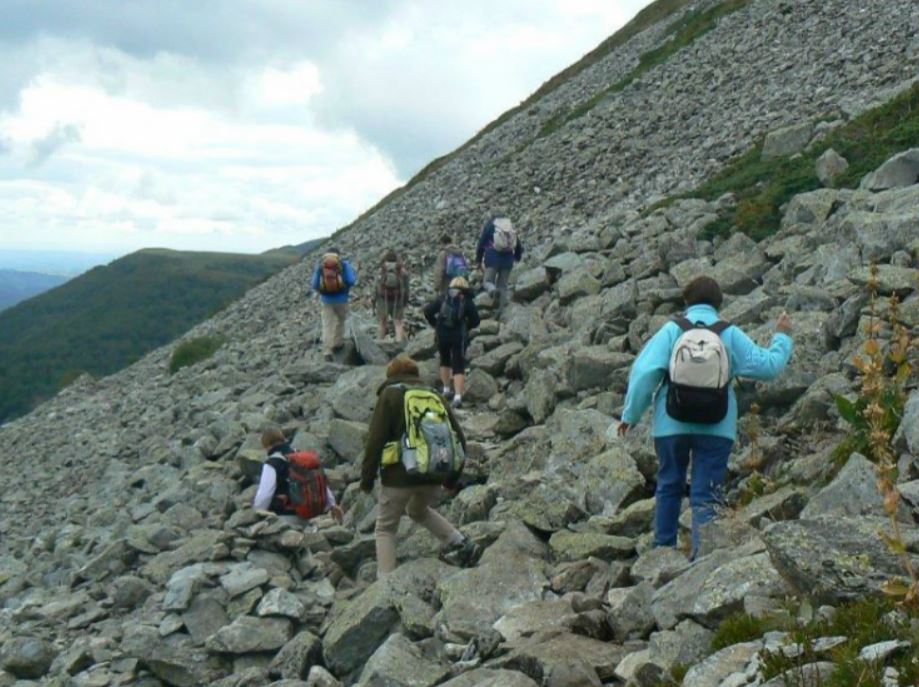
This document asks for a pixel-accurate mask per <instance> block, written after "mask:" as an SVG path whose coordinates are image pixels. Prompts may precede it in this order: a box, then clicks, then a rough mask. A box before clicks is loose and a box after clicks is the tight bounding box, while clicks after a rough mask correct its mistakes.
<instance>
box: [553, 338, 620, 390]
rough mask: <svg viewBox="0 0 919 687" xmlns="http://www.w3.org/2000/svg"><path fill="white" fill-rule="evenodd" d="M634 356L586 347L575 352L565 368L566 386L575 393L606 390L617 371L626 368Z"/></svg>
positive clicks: (601, 348) (602, 347) (604, 348)
mask: <svg viewBox="0 0 919 687" xmlns="http://www.w3.org/2000/svg"><path fill="white" fill-rule="evenodd" d="M633 360H635V356H633V355H631V354H630V353H616V352H614V351H610V350H609V349H608V348H607V347H606V346H588V347H586V348H581V349H578V350H575V351H574V352H573V355H572V356H571V357H570V358H569V362H568V366H567V368H568V369H567V377H568V384H569V385H570V386H571V388H572V389H574V390H575V391H582V390H584V389H592V388H596V387H603V388H608V387H609V386H610V385H611V384H612V383H613V380H614V378H615V374H616V372H617V371H618V370H622V369H623V368H628V367H629V366H630V365H631V364H632V361H633Z"/></svg>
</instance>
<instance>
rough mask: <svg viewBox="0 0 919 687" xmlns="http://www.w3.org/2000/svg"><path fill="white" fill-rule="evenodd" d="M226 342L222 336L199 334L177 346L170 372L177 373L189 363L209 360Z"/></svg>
mask: <svg viewBox="0 0 919 687" xmlns="http://www.w3.org/2000/svg"><path fill="white" fill-rule="evenodd" d="M225 342H226V339H224V338H223V337H222V336H198V337H195V338H194V339H187V340H185V341H183V342H182V343H180V344H179V345H178V346H176V348H175V350H174V351H173V352H172V358H171V359H170V361H169V372H170V373H172V374H175V373H176V372H177V371H178V370H180V369H182V368H183V367H187V366H188V365H194V364H195V363H200V362H201V361H202V360H207V359H208V358H210V357H211V356H212V355H214V353H215V352H216V351H217V349H218V348H220V347H221V346H223V344H224V343H225Z"/></svg>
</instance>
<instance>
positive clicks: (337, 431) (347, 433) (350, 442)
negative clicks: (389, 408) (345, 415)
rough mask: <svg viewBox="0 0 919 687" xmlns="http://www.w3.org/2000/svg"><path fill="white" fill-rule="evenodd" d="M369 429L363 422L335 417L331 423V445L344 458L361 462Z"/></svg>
mask: <svg viewBox="0 0 919 687" xmlns="http://www.w3.org/2000/svg"><path fill="white" fill-rule="evenodd" d="M368 429H369V428H368V426H367V425H366V424H365V423H363V422H354V421H352V420H342V419H340V418H335V419H334V420H332V422H330V423H329V445H330V446H331V447H332V450H333V451H335V453H337V454H338V455H339V456H341V457H342V458H343V459H344V460H346V461H351V462H355V463H359V462H360V460H361V458H362V455H363V450H364V443H365V442H366V441H367V432H368Z"/></svg>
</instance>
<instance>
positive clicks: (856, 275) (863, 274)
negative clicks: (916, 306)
mask: <svg viewBox="0 0 919 687" xmlns="http://www.w3.org/2000/svg"><path fill="white" fill-rule="evenodd" d="M849 278H850V279H851V280H852V281H853V282H855V283H856V284H858V285H859V286H865V285H866V284H867V283H868V282H869V280H870V279H871V272H870V268H869V267H860V268H859V269H857V270H855V272H853V273H852V274H851V275H850V277H849ZM917 284H919V270H914V269H911V268H909V267H894V266H893V265H878V266H877V290H878V293H879V294H881V295H882V296H890V295H892V294H896V295H897V296H899V297H900V298H903V297H904V296H906V295H908V294H910V293H912V292H913V291H915V290H916V289H917V288H919V286H917Z"/></svg>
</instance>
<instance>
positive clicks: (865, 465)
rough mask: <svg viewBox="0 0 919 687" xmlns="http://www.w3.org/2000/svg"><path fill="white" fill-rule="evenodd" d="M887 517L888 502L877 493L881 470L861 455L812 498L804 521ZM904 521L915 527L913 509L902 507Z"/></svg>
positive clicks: (851, 460) (847, 463) (850, 459)
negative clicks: (820, 518)
mask: <svg viewBox="0 0 919 687" xmlns="http://www.w3.org/2000/svg"><path fill="white" fill-rule="evenodd" d="M862 515H874V516H878V517H884V515H885V511H884V499H883V497H882V496H881V493H880V492H879V491H878V489H877V469H876V467H875V465H874V463H872V462H871V461H869V460H868V459H867V458H865V456H863V455H861V454H860V453H853V454H852V455H851V456H850V457H849V460H848V462H846V464H845V465H844V466H843V468H842V470H840V471H839V474H838V475H836V477H835V479H833V481H832V482H830V483H829V484H828V485H827V486H826V487H824V488H823V489H821V490H820V491H819V492H817V494H815V495H814V496H813V497H811V499H810V501H809V502H808V504H807V505H806V506H805V507H804V509H803V510H802V511H801V518H803V519H805V520H811V519H814V518H819V517H834V516H845V517H858V516H862ZM899 518H900V520H902V521H903V522H909V523H912V516H911V514H910V512H909V509H908V508H907V507H906V506H905V505H904V504H901V508H900V515H899Z"/></svg>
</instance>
